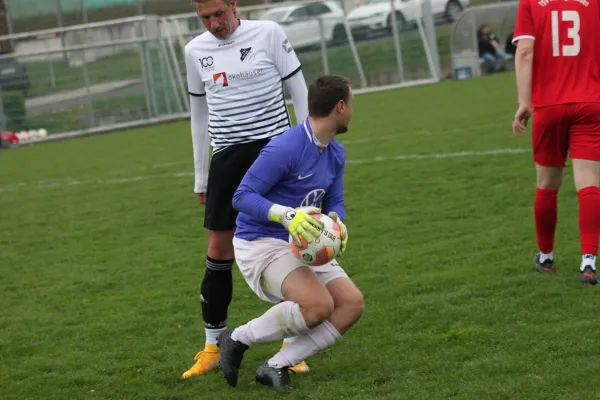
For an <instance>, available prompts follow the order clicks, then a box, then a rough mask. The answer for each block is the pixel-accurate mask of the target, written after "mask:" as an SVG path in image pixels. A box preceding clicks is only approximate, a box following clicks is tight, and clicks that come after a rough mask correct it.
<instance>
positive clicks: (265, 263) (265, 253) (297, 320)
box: [219, 238, 334, 386]
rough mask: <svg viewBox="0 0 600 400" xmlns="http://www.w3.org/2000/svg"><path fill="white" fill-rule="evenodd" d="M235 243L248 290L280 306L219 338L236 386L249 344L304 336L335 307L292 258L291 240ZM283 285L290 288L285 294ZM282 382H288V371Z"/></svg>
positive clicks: (226, 370)
mask: <svg viewBox="0 0 600 400" xmlns="http://www.w3.org/2000/svg"><path fill="white" fill-rule="evenodd" d="M234 243H235V249H236V260H237V264H238V266H239V268H240V271H241V272H242V275H244V277H245V279H246V281H247V282H248V284H249V286H250V287H251V288H252V290H253V291H254V292H255V293H256V294H257V295H258V296H259V297H261V298H262V299H264V300H267V301H271V302H278V304H276V305H275V306H273V307H272V308H271V309H269V310H268V311H267V312H266V313H264V314H263V315H262V316H260V317H258V318H255V319H253V320H251V321H249V322H248V323H246V324H244V325H241V326H239V327H237V328H235V329H233V330H232V331H231V332H229V333H228V332H224V333H222V334H221V336H220V337H219V346H220V348H221V367H222V370H223V374H224V375H225V378H226V379H227V382H228V383H229V384H230V385H231V386H235V385H236V384H237V374H238V371H239V367H240V365H241V362H242V358H243V354H244V352H245V351H246V350H247V349H248V348H249V347H250V346H252V345H254V344H258V343H265V342H270V341H275V340H281V339H283V338H285V337H288V336H299V335H302V334H304V333H306V332H308V331H309V330H310V329H311V328H313V327H315V326H317V325H319V324H320V323H322V322H323V321H325V320H326V319H327V318H328V317H329V315H330V314H331V312H333V309H334V302H333V299H332V298H331V295H330V294H329V292H328V290H327V288H326V287H325V285H324V284H323V283H322V282H321V280H320V279H319V278H318V277H317V276H316V275H315V273H314V272H313V271H312V270H311V269H310V268H309V267H306V266H303V265H302V263H301V262H300V261H299V260H298V259H297V258H296V257H294V256H293V255H292V253H291V251H290V250H289V245H288V244H287V243H286V242H284V241H282V240H276V239H259V240H255V241H250V242H249V241H244V240H240V239H238V238H236V239H234ZM284 282H285V284H284ZM284 285H285V286H286V287H289V288H288V289H286V295H285V296H284V295H283V293H282V288H283V287H284ZM293 343H295V342H293ZM293 343H292V344H291V345H290V346H292V345H293ZM288 347H289V346H288ZM286 348H287V347H286ZM282 378H283V379H287V381H288V383H289V377H288V376H287V371H285V376H282Z"/></svg>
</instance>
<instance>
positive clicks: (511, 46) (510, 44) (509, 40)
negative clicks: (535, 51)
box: [504, 32, 517, 56]
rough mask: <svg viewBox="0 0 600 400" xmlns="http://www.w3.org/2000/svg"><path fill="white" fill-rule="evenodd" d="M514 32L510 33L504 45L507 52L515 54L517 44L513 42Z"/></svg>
mask: <svg viewBox="0 0 600 400" xmlns="http://www.w3.org/2000/svg"><path fill="white" fill-rule="evenodd" d="M513 33H514V32H511V33H509V34H508V36H507V37H506V45H505V47H504V51H505V52H506V54H512V55H513V56H514V55H515V53H516V52H517V46H515V44H514V43H513V42H512V39H513Z"/></svg>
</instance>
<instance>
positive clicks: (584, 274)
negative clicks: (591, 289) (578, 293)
mask: <svg viewBox="0 0 600 400" xmlns="http://www.w3.org/2000/svg"><path fill="white" fill-rule="evenodd" d="M579 280H580V281H581V283H589V284H590V285H596V284H597V283H598V277H597V276H596V271H594V269H593V268H592V267H590V266H586V267H585V268H584V269H583V271H581V272H580V273H579Z"/></svg>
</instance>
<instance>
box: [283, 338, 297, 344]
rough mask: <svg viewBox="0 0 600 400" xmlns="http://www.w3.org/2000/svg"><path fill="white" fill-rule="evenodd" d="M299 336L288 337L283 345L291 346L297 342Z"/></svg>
mask: <svg viewBox="0 0 600 400" xmlns="http://www.w3.org/2000/svg"><path fill="white" fill-rule="evenodd" d="M297 337H298V336H293V337H286V338H285V339H283V343H287V344H290V343H292V342H293V341H294V340H296V338H297Z"/></svg>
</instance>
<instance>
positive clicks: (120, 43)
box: [0, 2, 440, 143]
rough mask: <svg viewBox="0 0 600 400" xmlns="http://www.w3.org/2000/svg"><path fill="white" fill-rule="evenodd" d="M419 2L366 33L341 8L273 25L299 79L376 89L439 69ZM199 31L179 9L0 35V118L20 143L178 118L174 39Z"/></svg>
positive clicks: (180, 103) (183, 95) (183, 114)
mask: <svg viewBox="0 0 600 400" xmlns="http://www.w3.org/2000/svg"><path fill="white" fill-rule="evenodd" d="M307 4H308V2H307ZM392 4H393V3H391V2H390V6H391V5H392ZM427 6H428V3H425V6H424V8H423V10H421V9H419V13H418V15H419V16H421V15H423V16H425V17H424V18H416V19H415V20H414V21H405V22H408V23H407V24H406V26H404V27H403V28H402V30H401V31H400V29H399V26H398V25H394V24H392V25H391V26H389V29H384V30H383V32H380V36H378V37H375V38H363V37H361V33H363V32H362V31H361V30H360V29H359V28H360V26H359V25H360V24H358V25H357V23H356V21H350V20H349V19H347V18H346V17H345V15H344V14H342V15H341V16H338V17H335V18H333V17H331V18H318V19H313V20H306V19H305V20H300V21H296V22H294V23H283V22H282V23H281V26H282V27H283V29H284V31H286V33H287V34H288V36H289V38H290V41H291V42H292V44H293V45H294V47H297V53H298V57H299V58H300V61H301V62H302V65H303V72H304V75H305V79H306V80H307V81H310V80H312V79H313V78H314V77H316V76H317V75H319V74H322V73H337V74H342V75H345V76H348V77H350V78H351V79H352V81H353V82H354V86H355V87H356V89H358V90H357V93H361V92H369V91H378V90H383V89H389V88H397V87H402V86H409V85H417V84H424V83H433V82H437V81H438V80H439V79H440V67H439V64H440V63H439V55H438V51H437V47H436V46H437V40H436V37H435V35H436V33H435V29H434V28H433V18H432V16H431V12H430V10H429V9H428V8H427ZM264 8H265V7H263V9H264ZM256 10H257V9H256V8H250V9H244V8H241V9H240V12H241V13H246V15H247V14H250V13H253V12H256ZM263 11H264V10H263ZM260 15H262V13H261V14H260ZM392 16H395V13H392ZM392 18H393V17H392ZM312 24H315V26H313V25H312ZM299 28H302V29H301V30H300V31H298V29H299ZM202 31H203V27H202V24H201V23H200V21H199V19H198V17H197V16H196V15H195V14H194V13H185V14H180V15H174V16H170V17H156V16H142V17H132V18H126V19H120V20H112V21H108V22H101V23H89V24H83V25H75V26H71V27H66V28H61V29H52V30H46V31H38V32H30V33H22V34H15V35H9V36H0V43H1V42H3V41H10V42H11V43H13V46H14V49H15V52H14V53H12V54H7V55H1V56H0V127H1V128H2V130H3V131H12V132H18V133H19V135H20V137H21V138H22V143H26V142H32V141H34V140H32V139H40V138H39V136H40V135H39V132H40V130H41V131H42V132H44V136H46V135H45V133H49V134H50V135H48V136H47V137H45V138H43V140H55V139H58V138H64V137H73V136H80V135H86V134H92V133H97V132H104V131H111V130H115V129H119V128H122V127H130V126H137V125H142V124H151V123H156V122H159V121H168V120H174V119H179V118H187V117H188V116H189V99H188V94H187V84H186V71H185V62H184V56H183V47H184V46H185V44H186V43H187V42H188V41H189V40H190V39H192V38H193V37H195V36H197V35H198V34H200V33H201V32H202Z"/></svg>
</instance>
